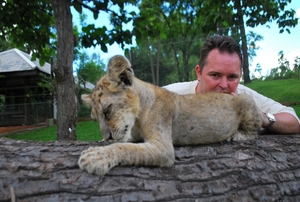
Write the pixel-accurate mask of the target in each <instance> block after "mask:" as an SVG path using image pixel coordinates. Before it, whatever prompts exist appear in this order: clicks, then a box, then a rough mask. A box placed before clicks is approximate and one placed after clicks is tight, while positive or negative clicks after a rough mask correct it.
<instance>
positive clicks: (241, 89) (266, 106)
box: [236, 84, 300, 123]
mask: <svg viewBox="0 0 300 202" xmlns="http://www.w3.org/2000/svg"><path fill="white" fill-rule="evenodd" d="M236 93H237V94H242V93H245V94H248V95H250V96H251V97H252V98H253V100H254V101H255V104H256V106H257V107H258V108H259V109H260V110H261V111H262V112H264V113H271V114H277V113H280V112H286V113H289V114H291V115H293V116H294V117H295V118H296V119H297V120H298V121H299V123H300V120H299V118H298V117H297V114H296V112H295V110H294V109H293V108H292V107H287V106H284V105H282V104H280V103H279V102H276V101H274V100H272V99H270V98H268V97H265V96H263V95H261V94H259V93H257V92H256V91H254V90H252V89H250V88H248V87H246V86H244V85H241V84H239V85H238V87H237V92H236Z"/></svg>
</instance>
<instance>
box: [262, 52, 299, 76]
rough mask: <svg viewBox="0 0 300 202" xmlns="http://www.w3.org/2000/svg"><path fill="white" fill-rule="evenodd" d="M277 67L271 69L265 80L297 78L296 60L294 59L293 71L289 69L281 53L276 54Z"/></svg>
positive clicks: (288, 63)
mask: <svg viewBox="0 0 300 202" xmlns="http://www.w3.org/2000/svg"><path fill="white" fill-rule="evenodd" d="M278 56H279V59H278V64H279V66H278V67H275V68H272V69H271V72H270V74H269V75H268V76H267V77H266V78H265V80H277V79H289V78H295V77H297V73H298V72H297V71H298V66H299V65H298V62H299V61H298V58H299V57H296V58H295V64H294V70H292V69H291V67H290V62H289V61H288V60H287V59H286V58H285V57H284V53H283V51H280V52H279V53H278Z"/></svg>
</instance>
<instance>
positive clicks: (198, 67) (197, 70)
mask: <svg viewBox="0 0 300 202" xmlns="http://www.w3.org/2000/svg"><path fill="white" fill-rule="evenodd" d="M195 72H196V76H197V79H198V80H199V77H200V76H201V69H200V66H199V65H196V67H195Z"/></svg>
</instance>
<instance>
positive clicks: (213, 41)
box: [195, 36, 242, 93]
mask: <svg viewBox="0 0 300 202" xmlns="http://www.w3.org/2000/svg"><path fill="white" fill-rule="evenodd" d="M241 67H242V54H241V49H240V46H239V44H238V43H236V42H235V40H234V39H233V38H231V37H228V36H215V37H212V38H209V39H208V40H207V41H206V42H205V43H204V46H203V48H202V49H201V55H200V62H199V65H196V67H195V70H196V74H197V78H198V81H199V85H198V86H197V88H196V93H200V92H210V91H216V92H222V93H235V91H236V88H237V86H238V84H239V81H240V78H241V75H242V70H241Z"/></svg>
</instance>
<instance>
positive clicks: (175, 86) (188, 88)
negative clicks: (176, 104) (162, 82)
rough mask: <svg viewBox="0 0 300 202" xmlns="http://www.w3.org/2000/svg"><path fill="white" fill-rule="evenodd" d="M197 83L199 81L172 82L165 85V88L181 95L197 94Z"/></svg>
mask: <svg viewBox="0 0 300 202" xmlns="http://www.w3.org/2000/svg"><path fill="white" fill-rule="evenodd" d="M196 85H197V81H187V82H178V83H172V84H169V85H166V86H163V88H165V89H167V90H169V91H172V92H175V93H177V94H180V95H185V94H195V87H196Z"/></svg>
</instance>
